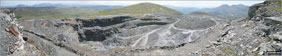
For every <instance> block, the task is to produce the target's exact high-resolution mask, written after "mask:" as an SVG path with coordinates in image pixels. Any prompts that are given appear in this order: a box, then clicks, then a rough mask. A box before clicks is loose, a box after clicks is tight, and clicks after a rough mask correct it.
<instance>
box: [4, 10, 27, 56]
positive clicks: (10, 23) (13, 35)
mask: <svg viewBox="0 0 282 56" xmlns="http://www.w3.org/2000/svg"><path fill="white" fill-rule="evenodd" d="M14 17H15V16H14V14H13V13H12V12H10V10H7V9H0V25H1V26H0V39H1V41H0V55H1V56H6V55H15V56H21V55H22V54H25V53H24V47H25V44H24V40H23V38H22V32H21V30H20V29H19V28H20V26H19V25H18V22H16V21H15V18H14Z"/></svg>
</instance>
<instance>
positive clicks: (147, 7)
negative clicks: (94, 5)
mask: <svg viewBox="0 0 282 56" xmlns="http://www.w3.org/2000/svg"><path fill="white" fill-rule="evenodd" d="M147 13H174V14H181V13H180V12H178V11H176V10H173V9H170V8H167V7H163V6H161V5H158V4H152V3H139V4H135V5H131V6H127V7H124V8H118V9H111V10H104V11H100V12H98V13H96V14H94V15H95V16H100V15H111V14H147Z"/></svg>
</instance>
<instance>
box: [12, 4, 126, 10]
mask: <svg viewBox="0 0 282 56" xmlns="http://www.w3.org/2000/svg"><path fill="white" fill-rule="evenodd" d="M14 7H80V8H99V9H115V8H122V7H124V6H119V5H116V6H110V5H79V4H51V3H40V4H34V5H24V4H19V5H17V6H14ZM9 8H11V7H9ZM12 8H13V6H12Z"/></svg>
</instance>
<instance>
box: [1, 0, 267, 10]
mask: <svg viewBox="0 0 282 56" xmlns="http://www.w3.org/2000/svg"><path fill="white" fill-rule="evenodd" d="M141 2H151V3H156V4H161V5H171V6H179V7H196V8H213V7H217V6H220V5H222V4H228V5H237V4H244V5H248V6H250V5H252V4H256V3H262V2H263V0H255V1H1V5H0V6H15V5H18V4H25V5H34V4H40V3H52V4H80V5H123V6H127V5H132V4H137V3H141Z"/></svg>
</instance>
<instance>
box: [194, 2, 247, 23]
mask: <svg viewBox="0 0 282 56" xmlns="http://www.w3.org/2000/svg"><path fill="white" fill-rule="evenodd" d="M248 10H249V6H246V5H243V4H238V5H227V4H224V5H221V6H219V7H216V8H212V9H201V10H199V11H205V12H208V13H209V14H214V15H217V16H220V17H223V18H226V19H231V20H233V19H243V18H246V16H247V15H248Z"/></svg>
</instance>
